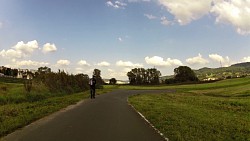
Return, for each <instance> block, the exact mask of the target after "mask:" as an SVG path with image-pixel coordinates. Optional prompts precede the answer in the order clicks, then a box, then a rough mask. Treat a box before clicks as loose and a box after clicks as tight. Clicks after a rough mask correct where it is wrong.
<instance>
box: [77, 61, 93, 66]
mask: <svg viewBox="0 0 250 141" xmlns="http://www.w3.org/2000/svg"><path fill="white" fill-rule="evenodd" d="M77 65H79V66H90V64H88V63H87V61H85V60H80V61H79V62H78V63H77Z"/></svg>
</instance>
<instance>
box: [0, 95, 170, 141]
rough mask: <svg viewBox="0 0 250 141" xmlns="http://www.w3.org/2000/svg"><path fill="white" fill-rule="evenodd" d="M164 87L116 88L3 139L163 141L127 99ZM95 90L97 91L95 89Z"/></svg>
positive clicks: (23, 140) (8, 140)
mask: <svg viewBox="0 0 250 141" xmlns="http://www.w3.org/2000/svg"><path fill="white" fill-rule="evenodd" d="M161 92H166V91H164V90H116V91H113V92H110V93H107V94H104V95H99V96H97V97H96V99H87V100H84V101H82V102H80V103H78V104H77V105H74V106H73V107H71V108H67V110H61V111H59V112H57V113H55V114H52V115H50V116H48V117H45V118H43V119H41V120H38V121H36V122H34V123H32V124H30V125H28V126H26V127H24V128H22V129H20V130H17V131H15V132H14V133H12V134H9V135H8V136H6V137H4V138H3V139H2V140H3V141H163V140H165V139H164V138H163V137H162V136H161V135H160V134H159V133H157V132H156V131H155V130H154V129H153V128H152V127H151V126H150V125H149V124H148V123H147V122H146V121H145V120H144V119H143V118H142V117H141V116H140V115H139V114H138V113H137V112H136V111H135V110H134V109H133V108H132V107H131V106H129V104H128V102H127V98H128V96H130V95H134V94H143V93H161ZM97 93H98V91H97Z"/></svg>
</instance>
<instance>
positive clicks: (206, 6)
mask: <svg viewBox="0 0 250 141" xmlns="http://www.w3.org/2000/svg"><path fill="white" fill-rule="evenodd" d="M158 2H159V3H160V4H161V5H163V6H164V7H165V8H166V9H167V10H168V11H169V12H170V13H171V14H172V15H174V16H175V19H176V21H177V22H178V23H179V24H180V25H186V24H188V23H190V22H191V21H193V20H197V19H199V18H201V17H202V16H204V15H206V14H208V13H209V11H210V7H211V2H212V1H211V0H199V1H194V0H185V1H183V0H158Z"/></svg>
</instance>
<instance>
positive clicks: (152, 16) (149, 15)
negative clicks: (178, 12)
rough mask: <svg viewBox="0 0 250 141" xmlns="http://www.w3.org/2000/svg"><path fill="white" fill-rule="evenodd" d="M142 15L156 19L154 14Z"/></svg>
mask: <svg viewBox="0 0 250 141" xmlns="http://www.w3.org/2000/svg"><path fill="white" fill-rule="evenodd" d="M144 16H145V17H147V18H148V19H150V20H153V19H157V17H156V16H154V15H151V14H144Z"/></svg>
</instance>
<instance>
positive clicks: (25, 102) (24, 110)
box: [0, 82, 116, 137]
mask: <svg viewBox="0 0 250 141" xmlns="http://www.w3.org/2000/svg"><path fill="white" fill-rule="evenodd" d="M115 87H116V86H104V89H98V90H96V93H97V95H100V94H104V93H107V92H110V91H112V90H113V88H115ZM87 98H89V91H85V92H81V93H77V94H70V95H67V94H53V93H50V92H49V91H48V89H47V88H46V87H45V86H43V85H42V84H39V85H34V86H33V87H32V91H31V93H27V92H25V90H24V87H23V84H18V83H3V82H0V137H3V136H4V135H7V134H9V133H11V132H13V131H15V130H16V129H18V128H21V127H24V126H25V125H28V124H30V123H32V122H33V121H35V120H37V119H40V118H42V117H45V116H47V115H49V114H52V113H54V112H56V111H58V110H60V109H62V108H65V107H67V106H69V105H72V104H75V103H77V102H79V101H80V100H83V99H87Z"/></svg>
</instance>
